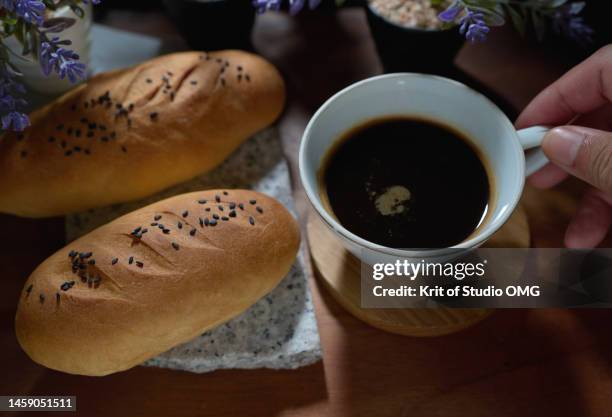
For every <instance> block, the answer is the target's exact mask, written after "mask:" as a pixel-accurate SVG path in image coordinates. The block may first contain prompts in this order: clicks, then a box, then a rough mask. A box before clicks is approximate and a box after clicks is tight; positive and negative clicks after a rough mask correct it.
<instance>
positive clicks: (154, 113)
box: [149, 111, 159, 120]
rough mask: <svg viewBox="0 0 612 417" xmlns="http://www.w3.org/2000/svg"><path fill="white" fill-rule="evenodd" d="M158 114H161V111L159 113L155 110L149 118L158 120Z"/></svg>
mask: <svg viewBox="0 0 612 417" xmlns="http://www.w3.org/2000/svg"><path fill="white" fill-rule="evenodd" d="M157 116H159V113H157V112H156V111H154V112H153V113H150V114H149V118H150V119H151V120H157Z"/></svg>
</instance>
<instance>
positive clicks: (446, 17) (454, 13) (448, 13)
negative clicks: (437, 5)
mask: <svg viewBox="0 0 612 417" xmlns="http://www.w3.org/2000/svg"><path fill="white" fill-rule="evenodd" d="M464 10H465V7H464V6H463V4H461V2H459V1H454V2H453V3H452V4H451V5H450V6H448V8H447V9H446V10H444V11H443V12H442V13H440V14H439V15H438V19H440V20H441V21H443V22H444V23H453V22H454V21H455V19H457V17H458V16H459V14H460V13H461V12H463V11H464Z"/></svg>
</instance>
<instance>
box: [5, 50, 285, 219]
mask: <svg viewBox="0 0 612 417" xmlns="http://www.w3.org/2000/svg"><path fill="white" fill-rule="evenodd" d="M284 101H285V87H284V83H283V80H282V78H281V77H280V75H279V73H278V71H277V70H276V69H275V68H274V67H273V66H272V65H271V64H270V63H268V62H267V61H265V60H264V59H262V58H260V57H259V56H257V55H253V54H250V53H246V52H241V51H221V52H214V53H202V52H182V53H176V54H171V55H166V56H162V57H159V58H156V59H153V60H150V61H147V62H145V63H143V64H140V65H138V66H136V67H133V68H129V69H125V70H119V71H114V72H108V73H104V74H100V75H97V76H94V77H93V78H91V79H90V80H89V81H88V82H86V83H84V84H82V85H81V86H79V87H77V88H75V89H74V90H71V91H70V92H68V93H67V94H65V95H64V96H62V97H60V98H59V99H57V100H56V101H54V102H53V103H51V104H50V105H47V106H45V107H43V108H41V109H39V110H37V111H35V112H33V113H32V114H31V115H30V119H31V122H32V126H31V127H29V128H28V129H26V130H25V131H24V132H23V133H13V132H11V133H6V134H5V135H4V136H3V137H1V138H0V172H2V175H1V176H0V212H4V213H11V214H16V215H20V216H26V217H46V216H54V215H63V214H67V213H72V212H78V211H83V210H86V209H89V208H94V207H100V206H106V205H110V204H114V203H121V202H126V201H131V200H136V199H139V198H142V197H145V196H147V195H151V194H154V193H155V192H158V191H160V190H162V189H164V188H166V187H169V186H171V185H174V184H177V183H180V182H182V181H185V180H188V179H190V178H192V177H194V176H196V175H198V174H201V173H203V172H206V171H208V170H211V169H212V168H214V167H215V166H217V165H218V164H220V163H221V162H222V161H223V160H225V158H226V157H227V156H228V155H229V154H230V153H231V152H233V151H234V150H235V149H236V148H237V147H238V146H239V145H240V144H241V143H242V142H243V141H244V140H245V139H247V138H248V137H249V136H251V135H253V134H254V133H256V132H257V131H259V130H261V129H263V128H264V127H266V126H268V125H270V124H271V123H272V122H273V121H274V120H275V119H276V118H277V117H278V115H279V114H280V112H281V111H282V109H283V106H284Z"/></svg>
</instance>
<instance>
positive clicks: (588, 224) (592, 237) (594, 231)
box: [565, 189, 612, 249]
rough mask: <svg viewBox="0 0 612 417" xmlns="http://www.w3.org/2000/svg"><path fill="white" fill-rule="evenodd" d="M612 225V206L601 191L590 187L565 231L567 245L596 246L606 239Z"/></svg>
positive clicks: (576, 246)
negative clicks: (602, 196) (602, 195)
mask: <svg viewBox="0 0 612 417" xmlns="http://www.w3.org/2000/svg"><path fill="white" fill-rule="evenodd" d="M610 225H612V207H610V205H609V204H608V202H607V201H604V199H603V198H601V193H600V192H599V191H597V190H594V189H590V190H588V191H587V192H586V194H585V195H584V196H583V198H582V201H581V203H580V206H579V207H578V211H577V212H576V214H575V216H574V218H573V219H572V221H571V222H570V224H569V226H568V228H567V231H566V233H565V246H567V247H568V248H571V249H587V248H594V247H595V246H597V245H599V244H600V243H601V241H602V240H604V239H605V237H606V235H607V234H608V230H609V229H610Z"/></svg>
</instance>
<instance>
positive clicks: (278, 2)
mask: <svg viewBox="0 0 612 417" xmlns="http://www.w3.org/2000/svg"><path fill="white" fill-rule="evenodd" d="M0 1H1V0H0ZM282 2H283V0H253V6H254V7H255V9H256V10H257V13H260V14H261V13H265V12H267V11H268V10H275V11H278V10H280V8H281V6H282ZM305 4H306V0H289V13H291V14H292V15H296V14H297V13H299V12H300V11H302V9H303V8H304V5H305ZM319 4H321V0H308V8H309V9H310V10H313V9H316V8H317V7H318V6H319Z"/></svg>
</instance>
